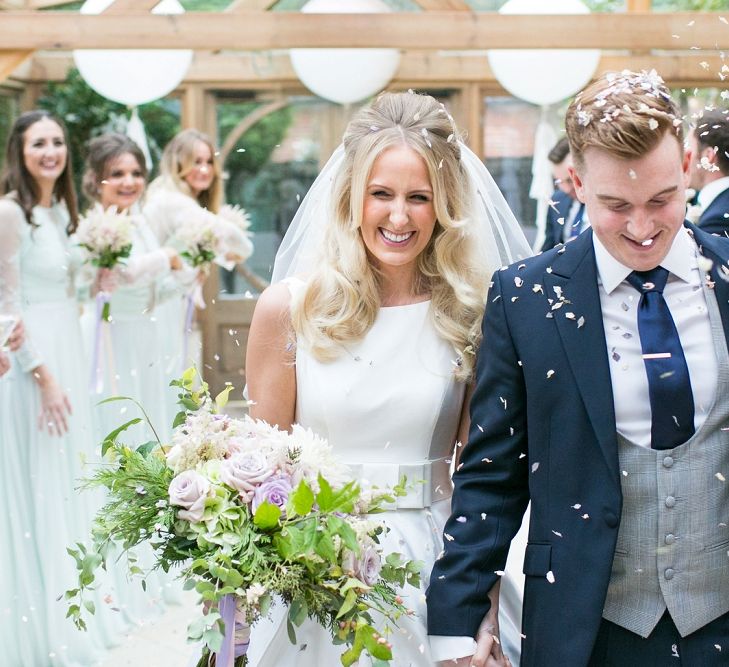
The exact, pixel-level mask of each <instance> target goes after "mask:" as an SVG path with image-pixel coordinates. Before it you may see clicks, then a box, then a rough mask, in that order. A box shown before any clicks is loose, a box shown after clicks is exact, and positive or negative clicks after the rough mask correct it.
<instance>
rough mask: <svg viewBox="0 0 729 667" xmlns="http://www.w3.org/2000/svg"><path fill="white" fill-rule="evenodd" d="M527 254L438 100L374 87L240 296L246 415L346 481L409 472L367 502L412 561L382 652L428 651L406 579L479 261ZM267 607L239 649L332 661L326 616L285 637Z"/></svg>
mask: <svg viewBox="0 0 729 667" xmlns="http://www.w3.org/2000/svg"><path fill="white" fill-rule="evenodd" d="M527 254H529V248H528V245H527V243H526V241H525V240H524V237H523V235H522V234H521V231H520V230H519V226H518V224H517V223H516V221H515V220H514V218H513V216H512V215H511V212H510V211H509V210H508V206H507V205H506V203H505V202H504V201H503V197H502V196H501V194H500V193H499V192H498V189H497V188H496V186H495V184H494V183H493V181H492V180H491V179H490V176H489V175H488V172H486V170H485V168H484V167H483V165H482V164H481V162H480V160H479V159H478V158H477V157H476V156H475V155H474V154H473V153H471V151H469V150H468V149H467V148H466V146H465V145H464V144H463V143H462V142H461V141H460V139H459V134H458V131H457V129H456V127H455V125H454V123H453V119H452V118H451V117H450V115H449V114H448V113H447V112H446V110H445V108H444V107H443V105H441V104H439V103H438V102H437V101H436V100H435V99H433V98H432V97H429V96H426V95H416V94H413V93H386V94H383V95H381V96H380V97H379V98H378V99H377V100H376V101H375V102H374V103H372V105H370V106H369V107H367V108H364V109H363V110H362V111H360V112H359V113H358V114H357V116H356V117H355V118H354V120H352V122H351V123H350V124H349V126H348V128H347V130H346V132H345V135H344V141H343V145H342V146H341V147H340V148H339V149H337V151H336V152H335V154H334V155H333V156H332V158H331V159H330V161H329V163H328V164H327V166H326V167H325V168H324V170H323V172H322V173H321V174H320V176H319V178H318V179H317V181H316V183H315V184H314V186H313V187H312V189H311V191H310V192H309V194H308V195H307V197H306V199H305V200H304V203H303V204H302V206H301V208H300V209H299V212H298V213H297V216H296V218H295V219H294V222H293V223H292V225H291V228H290V229H289V231H288V232H287V235H286V238H285V239H284V241H283V244H282V246H281V249H280V250H279V253H278V255H277V258H276V265H275V268H274V277H273V282H274V284H273V285H272V286H271V287H269V288H268V289H267V290H266V291H265V292H264V293H263V294H262V295H261V297H260V299H259V301H258V305H257V307H256V311H255V314H254V317H253V322H252V324H251V331H250V337H249V343H248V352H247V382H248V393H249V397H250V400H251V401H252V406H251V415H252V416H253V417H255V418H260V419H265V420H266V421H268V422H270V423H272V424H278V425H279V426H280V427H281V428H282V429H288V428H290V427H291V425H292V424H293V423H295V422H298V423H300V424H303V425H304V426H307V427H310V428H311V429H313V430H314V431H315V432H317V433H318V434H320V435H322V436H323V437H326V438H327V439H328V440H329V442H330V443H331V444H332V446H333V447H334V448H335V451H336V452H337V453H338V455H339V456H340V458H341V459H342V460H343V461H344V462H346V463H347V464H349V466H350V468H351V469H352V471H353V473H354V474H355V476H356V477H357V478H358V479H359V480H360V481H361V482H362V484H363V485H366V484H368V483H373V484H377V485H384V484H393V483H395V482H397V480H398V479H399V478H400V477H401V476H402V475H406V476H407V478H408V480H409V481H411V482H417V481H419V480H425V481H424V483H422V482H421V483H415V484H413V488H412V489H411V491H410V492H409V494H408V495H407V496H406V497H404V498H400V499H399V500H398V503H397V507H393V510H392V511H390V512H387V513H385V514H383V515H381V516H382V518H383V520H384V521H385V522H386V523H387V525H388V527H389V529H390V532H389V533H388V535H387V537H386V538H385V542H384V548H385V549H386V550H387V551H397V552H399V553H402V554H403V555H404V556H405V557H406V558H411V559H418V560H421V561H424V565H423V569H422V589H421V590H420V591H417V590H415V589H413V588H409V589H404V590H403V592H402V595H403V597H404V598H405V601H406V604H407V605H408V606H409V607H410V608H411V609H413V610H414V611H415V613H414V615H413V616H411V617H407V618H405V619H404V620H401V621H400V622H399V623H398V628H397V629H396V631H395V632H394V633H393V635H391V636H390V638H389V640H390V641H391V642H392V645H393V658H394V659H393V662H392V664H393V665H397V666H401V667H405V666H407V665H417V666H421V665H434V664H435V661H434V658H432V657H431V655H430V649H429V646H428V640H427V636H426V629H425V598H424V592H425V589H426V587H427V583H428V582H427V577H428V574H429V573H430V570H431V567H432V565H433V562H434V560H435V559H436V558H437V557H438V554H439V552H440V551H441V549H442V541H441V540H442V529H443V525H444V523H445V521H446V519H447V517H448V514H449V509H450V500H449V499H450V495H451V482H450V468H451V463H452V461H453V459H454V457H455V459H456V461H457V457H458V448H459V447H460V446H461V445H460V443H465V441H466V436H467V433H468V421H469V419H468V410H467V400H466V397H467V396H468V394H469V387H470V383H471V380H472V376H473V370H474V362H475V353H476V350H477V349H478V346H479V343H480V342H481V341H480V324H481V319H482V316H483V312H484V302H485V299H486V293H487V289H488V285H489V280H490V275H491V273H492V272H493V271H494V270H495V269H497V268H498V267H499V266H501V265H503V264H506V263H509V262H511V261H514V260H517V259H519V258H520V257H523V256H526V255H527ZM484 344H488V341H486V342H485V343H484ZM510 584H511V582H510V581H509V578H508V576H507V577H505V578H504V580H503V582H502V586H501V599H502V604H501V612H502V613H501V638H502V642H501V643H502V646H503V647H504V648H505V649H506V652H507V654H509V655H510V657H511V659H512V660H513V661H515V663H518V646H519V642H520V639H519V632H520V631H519V616H520V599H519V594H518V593H517V592H516V589H515V588H513V587H512V588H510ZM492 594H493V595H498V591H493V592H492ZM507 610H508V612H509V613H505V612H506V611H507ZM283 617H284V610H283V609H281V608H279V609H278V610H277V611H276V612H275V613H274V614H273V615H272V617H271V618H270V619H267V620H264V621H262V622H260V623H258V624H256V626H255V627H254V629H253V632H252V636H251V643H250V651H249V653H248V657H249V660H250V664H251V665H252V666H256V667H264V666H269V665H270V666H273V665H279V666H280V665H297V666H298V667H306V666H310V667H320V666H322V665H327V666H329V665H332V666H333V665H337V664H340V662H339V656H340V654H341V653H342V651H343V647H341V646H334V645H333V644H332V640H331V638H330V636H329V633H328V631H327V630H326V629H324V628H321V627H320V626H318V625H317V624H316V623H314V622H313V621H306V622H305V623H304V624H303V625H302V626H301V627H300V628H297V631H296V635H297V637H296V644H295V645H293V644H291V643H290V641H289V640H288V638H287V634H286V629H285V623H283V622H282V621H283ZM494 651H495V655H494V657H495V659H497V660H499V661H501V662H503V664H507V663H506V659H505V658H503V657H502V655H501V651H500V649H499V647H498V646H496V648H495V649H494Z"/></svg>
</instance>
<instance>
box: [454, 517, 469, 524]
mask: <svg viewBox="0 0 729 667" xmlns="http://www.w3.org/2000/svg"><path fill="white" fill-rule="evenodd" d="M456 521H458V523H466V521H468V519H466V517H465V516H459V517H457V518H456Z"/></svg>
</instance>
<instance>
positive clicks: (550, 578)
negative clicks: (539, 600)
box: [547, 570, 554, 584]
mask: <svg viewBox="0 0 729 667" xmlns="http://www.w3.org/2000/svg"><path fill="white" fill-rule="evenodd" d="M547 581H548V582H549V583H550V584H553V583H554V572H552V570H550V571H549V572H547Z"/></svg>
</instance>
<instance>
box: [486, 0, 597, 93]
mask: <svg viewBox="0 0 729 667" xmlns="http://www.w3.org/2000/svg"><path fill="white" fill-rule="evenodd" d="M499 13H500V14H589V13H590V10H589V9H588V8H587V7H586V6H585V5H584V4H582V2H581V1H580V0H550V1H549V2H545V1H544V0H509V1H508V2H507V3H506V4H505V5H503V6H502V7H501V9H500V10H499ZM488 58H489V64H490V65H491V69H492V71H493V73H494V76H495V77H496V78H497V79H498V81H499V83H500V84H501V85H502V86H503V87H504V88H506V90H507V91H509V92H510V93H511V94H512V95H513V96H514V97H518V98H520V99H522V100H526V101H527V102H531V103H532V104H540V105H542V104H555V103H556V102H561V101H562V100H564V99H565V98H567V97H570V96H571V95H574V94H575V93H577V92H579V91H580V90H582V88H584V87H585V85H586V84H587V83H588V82H589V81H590V79H591V78H592V76H593V74H594V73H595V70H596V69H597V65H598V63H599V62H600V50H599V49H498V50H493V51H489V53H488Z"/></svg>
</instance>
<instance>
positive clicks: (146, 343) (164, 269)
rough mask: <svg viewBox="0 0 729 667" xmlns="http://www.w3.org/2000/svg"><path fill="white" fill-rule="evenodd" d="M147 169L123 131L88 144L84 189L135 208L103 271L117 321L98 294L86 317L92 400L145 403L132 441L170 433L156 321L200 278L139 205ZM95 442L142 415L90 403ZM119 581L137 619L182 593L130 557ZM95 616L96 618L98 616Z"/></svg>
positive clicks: (97, 198) (102, 202)
mask: <svg viewBox="0 0 729 667" xmlns="http://www.w3.org/2000/svg"><path fill="white" fill-rule="evenodd" d="M146 176H147V169H146V165H145V159H144V155H143V153H142V151H141V150H140V149H139V147H138V146H137V144H135V143H134V142H133V141H132V140H131V139H129V138H128V137H126V136H125V135H122V134H104V135H102V136H100V137H96V138H95V139H93V140H92V141H91V142H90V144H89V152H88V156H87V159H86V171H85V173H84V179H83V187H84V194H85V195H86V196H87V198H88V199H89V200H90V201H92V202H94V203H93V205H92V206H96V207H101V208H103V209H104V210H106V209H109V208H110V207H115V208H116V209H117V211H119V212H120V213H123V214H125V215H126V214H128V215H130V219H131V223H132V250H131V254H130V256H129V258H128V259H126V260H124V263H123V264H118V265H117V266H116V267H115V268H114V269H112V270H110V271H109V270H105V271H104V275H103V282H104V283H105V284H104V287H105V288H106V289H109V290H110V291H111V297H110V306H111V322H110V323H109V324H103V325H101V328H98V329H97V317H96V308H95V305H94V303H93V302H92V301H88V302H87V303H85V304H84V314H83V316H82V318H81V323H82V330H83V334H84V342H85V347H86V350H87V353H86V356H87V358H93V357H94V355H93V348H94V344H95V342H96V336H97V333H98V335H99V337H100V341H99V342H100V345H99V347H100V350H99V354H98V365H99V370H100V378H101V386H100V389H101V392H100V393H99V394H94V396H93V399H94V403H98V402H99V401H101V400H103V399H105V398H109V397H110V396H129V397H132V398H134V399H135V400H137V401H138V402H139V403H140V404H141V405H143V406H144V409H145V411H146V412H147V415H148V416H149V418H150V421H151V423H152V426H153V427H154V431H152V429H150V428H149V427H148V426H147V425H146V423H144V422H143V423H141V424H138V425H135V426H133V427H131V428H130V429H129V430H128V431H127V435H126V436H123V437H126V438H127V441H128V442H130V443H135V444H141V443H142V442H145V441H148V440H152V439H154V438H155V437H156V436H155V432H156V434H157V435H159V437H160V438H162V440H163V441H164V440H166V439H167V438H168V437H169V435H170V434H171V432H172V421H173V419H174V416H175V413H174V412H173V411H172V410H171V409H170V406H171V405H172V404H173V403H174V400H175V392H174V391H173V389H172V388H171V387H170V386H169V383H170V379H172V378H171V377H169V376H168V374H167V373H166V369H165V367H164V364H163V356H164V351H165V349H166V346H167V344H168V341H167V340H166V339H165V336H164V335H163V334H164V332H163V329H162V328H161V323H160V322H159V320H158V308H159V306H160V304H163V303H164V302H165V301H167V300H168V299H170V298H179V297H180V296H181V295H182V294H183V293H184V292H185V291H186V289H187V288H188V287H189V285H190V284H191V283H192V281H193V280H194V278H195V272H194V271H193V270H192V269H190V268H189V267H186V265H184V264H183V262H182V260H181V259H180V257H179V255H178V254H177V252H176V251H175V250H173V249H172V248H170V247H161V246H160V244H159V243H158V242H157V239H156V237H155V235H154V234H153V232H152V231H151V229H150V227H149V225H148V224H147V221H146V220H145V218H144V216H142V215H141V213H140V212H139V208H138V202H139V200H140V198H141V197H142V195H143V194H144V189H145V185H146ZM92 414H93V424H94V431H95V438H96V442H101V441H102V439H103V438H104V436H105V435H106V434H107V433H109V432H111V431H112V430H113V429H115V428H117V427H118V426H120V425H121V424H123V423H124V422H126V421H129V420H130V419H132V418H134V417H143V415H142V414H141V412H140V411H139V409H138V408H137V407H136V406H134V405H133V404H132V403H130V402H127V401H120V402H113V403H109V404H105V405H98V406H95V407H94V408H93V410H92ZM145 554H146V551H145V550H144V549H143V548H140V549H139V550H137V553H136V555H137V556H138V557H139V559H140V561H139V565H140V567H141V568H142V569H143V570H146V569H147V561H148V560H149V558H147V557H145ZM112 578H113V580H114V581H115V582H116V599H117V603H118V606H119V607H120V608H121V610H122V613H123V616H124V618H125V619H126V620H128V621H130V622H131V623H133V624H140V623H143V622H144V621H146V620H148V619H150V618H153V617H155V616H158V615H159V613H160V612H161V611H162V609H163V608H164V605H163V601H167V602H175V601H178V600H179V598H180V591H179V587H178V586H177V584H176V583H175V582H174V580H173V575H172V574H170V575H165V574H164V573H162V572H154V573H151V574H150V575H149V576H148V577H147V580H146V592H145V591H144V590H143V589H142V587H141V584H140V582H139V581H138V580H131V581H130V580H129V579H128V577H127V576H126V562H124V563H122V564H120V566H119V567H117V568H115V569H114V571H113V574H112ZM92 623H93V621H92Z"/></svg>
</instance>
